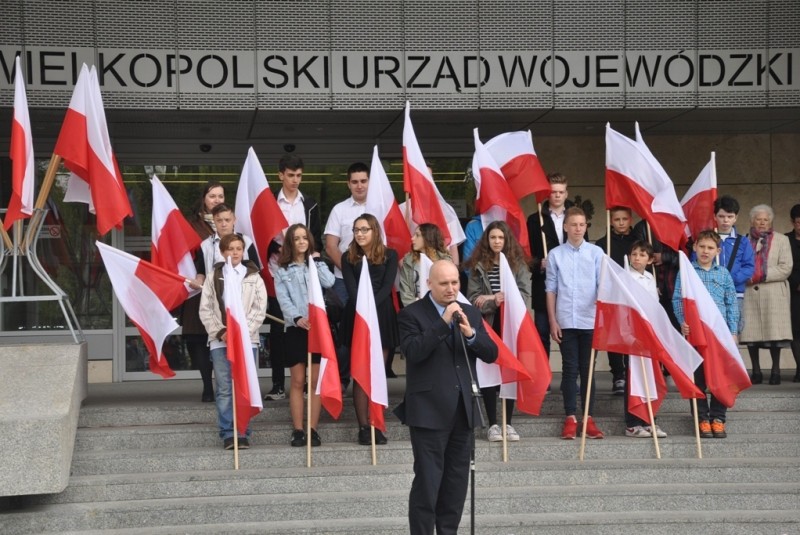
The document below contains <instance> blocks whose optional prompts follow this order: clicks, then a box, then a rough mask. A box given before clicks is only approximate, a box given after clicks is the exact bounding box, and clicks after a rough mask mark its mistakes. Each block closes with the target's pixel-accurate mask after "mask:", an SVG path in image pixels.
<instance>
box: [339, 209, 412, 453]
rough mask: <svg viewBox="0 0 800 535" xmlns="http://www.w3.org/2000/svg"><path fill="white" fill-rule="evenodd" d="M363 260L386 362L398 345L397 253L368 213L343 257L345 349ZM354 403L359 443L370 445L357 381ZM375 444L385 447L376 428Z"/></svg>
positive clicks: (365, 406) (350, 334) (365, 402)
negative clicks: (395, 297) (345, 290)
mask: <svg viewBox="0 0 800 535" xmlns="http://www.w3.org/2000/svg"><path fill="white" fill-rule="evenodd" d="M364 257H366V259H367V264H368V265H369V276H370V279H372V291H373V292H374V293H375V308H376V310H377V315H378V327H379V329H380V335H381V347H382V348H383V361H384V363H386V359H387V357H388V354H389V349H390V348H393V347H397V346H398V345H399V342H400V340H399V338H400V337H399V335H398V332H397V313H396V312H395V308H394V304H393V303H392V291H393V287H394V280H395V277H396V276H397V251H395V250H394V249H389V248H388V247H386V245H384V243H383V234H382V233H381V227H380V224H379V223H378V220H377V219H375V216H373V215H371V214H364V215H361V216H359V218H358V219H356V220H355V222H354V223H353V241H352V242H351V243H350V247H349V248H348V249H347V252H346V253H345V254H344V255H342V277H343V278H344V284H345V287H346V288H347V295H348V300H347V306H346V308H345V313H344V318H343V320H342V331H343V333H342V334H343V336H342V338H343V340H344V342H345V345H347V346H348V347H349V346H350V345H351V341H352V338H353V324H354V321H355V315H356V299H357V297H358V283H359V280H360V278H361V266H362V258H364ZM353 404H354V406H355V409H356V418H357V419H358V425H359V431H358V443H359V444H363V445H370V444H372V437H371V436H370V426H369V398H368V397H367V394H366V393H365V392H364V390H363V389H362V388H361V387H360V386H359V384H358V383H357V382H356V383H355V384H354V385H353ZM375 443H376V444H386V437H385V436H384V434H383V433H382V432H380V431H379V430H377V429H376V430H375Z"/></svg>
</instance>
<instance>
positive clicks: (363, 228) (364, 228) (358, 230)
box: [353, 227, 372, 234]
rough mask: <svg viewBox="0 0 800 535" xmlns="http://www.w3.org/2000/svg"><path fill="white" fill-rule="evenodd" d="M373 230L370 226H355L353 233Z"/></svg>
mask: <svg viewBox="0 0 800 535" xmlns="http://www.w3.org/2000/svg"><path fill="white" fill-rule="evenodd" d="M371 231H372V229H371V228H369V227H361V228H358V227H353V234H367V233H368V232H371Z"/></svg>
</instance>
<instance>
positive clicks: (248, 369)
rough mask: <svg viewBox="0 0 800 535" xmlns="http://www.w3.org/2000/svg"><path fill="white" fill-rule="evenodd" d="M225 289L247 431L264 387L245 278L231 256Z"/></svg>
mask: <svg viewBox="0 0 800 535" xmlns="http://www.w3.org/2000/svg"><path fill="white" fill-rule="evenodd" d="M222 277H223V278H224V279H225V289H224V291H223V293H222V300H223V302H224V303H225V328H226V334H227V338H226V356H227V357H228V362H230V363H231V381H233V385H234V393H235V398H236V399H234V403H236V428H237V433H239V434H244V433H245V432H246V431H247V427H248V426H249V425H250V419H251V418H252V417H253V416H255V415H256V414H258V413H259V412H261V409H262V408H263V404H262V402H261V388H260V387H259V384H258V370H257V369H256V363H255V359H254V358H253V344H252V342H251V341H250V330H249V328H248V326H247V314H246V313H245V310H244V305H243V304H242V280H241V279H240V278H239V277H238V276H237V275H236V274H235V273H234V271H233V266H232V265H231V260H230V257H228V260H227V262H225V265H224V266H223V267H222Z"/></svg>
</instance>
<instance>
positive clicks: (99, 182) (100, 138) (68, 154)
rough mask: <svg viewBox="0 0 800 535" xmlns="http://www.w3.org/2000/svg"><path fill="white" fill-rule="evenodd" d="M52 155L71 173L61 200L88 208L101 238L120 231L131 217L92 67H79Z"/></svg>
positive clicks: (131, 211)
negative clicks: (60, 159) (126, 219)
mask: <svg viewBox="0 0 800 535" xmlns="http://www.w3.org/2000/svg"><path fill="white" fill-rule="evenodd" d="M53 152H54V153H56V154H58V155H59V156H61V158H63V160H64V165H65V166H66V167H67V169H69V170H70V171H71V172H72V174H71V175H70V179H69V183H68V185H67V192H66V193H65V195H64V200H65V201H69V202H83V203H86V204H88V205H89V211H90V212H92V213H93V214H96V216H97V232H98V233H99V234H100V235H101V236H102V235H104V234H106V233H107V232H108V231H109V230H111V229H112V228H122V221H123V220H124V219H125V218H126V217H129V216H132V215H133V210H131V204H130V201H129V200H128V193H127V191H126V190H125V184H124V183H123V181H122V173H121V172H120V170H119V165H117V159H116V157H115V156H114V151H113V150H112V148H111V140H110V139H109V137H108V126H107V125H106V114H105V111H104V110H103V97H102V96H101V94H100V84H99V83H98V81H97V71H96V70H95V68H94V67H92V68H91V70H90V69H89V68H88V67H87V66H86V64H84V65H83V67H81V73H80V75H79V76H78V82H77V83H76V84H75V89H74V91H73V92H72V100H71V101H70V103H69V108H67V114H66V115H65V116H64V123H63V124H62V125H61V132H60V133H59V134H58V140H57V141H56V146H55V148H54V149H53Z"/></svg>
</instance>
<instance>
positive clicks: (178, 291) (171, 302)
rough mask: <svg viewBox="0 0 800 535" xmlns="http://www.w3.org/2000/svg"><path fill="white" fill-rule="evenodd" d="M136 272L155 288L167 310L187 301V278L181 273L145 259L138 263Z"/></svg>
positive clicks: (150, 286)
mask: <svg viewBox="0 0 800 535" xmlns="http://www.w3.org/2000/svg"><path fill="white" fill-rule="evenodd" d="M135 274H136V276H137V277H138V278H139V279H141V280H142V281H143V282H144V283H145V284H146V285H147V286H148V287H149V288H150V289H151V290H153V293H155V294H156V296H158V299H159V300H160V301H161V303H162V304H163V305H164V307H165V308H166V309H167V310H174V309H175V308H177V307H178V306H179V305H181V304H183V302H184V301H186V297H187V295H188V294H187V292H186V287H185V286H184V282H186V280H185V279H184V278H183V277H182V276H180V275H179V274H177V273H174V272H172V271H169V270H167V269H164V268H162V267H159V266H156V265H155V264H152V263H150V262H146V261H144V260H140V261H139V263H138V264H137V266H136V272H135Z"/></svg>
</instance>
